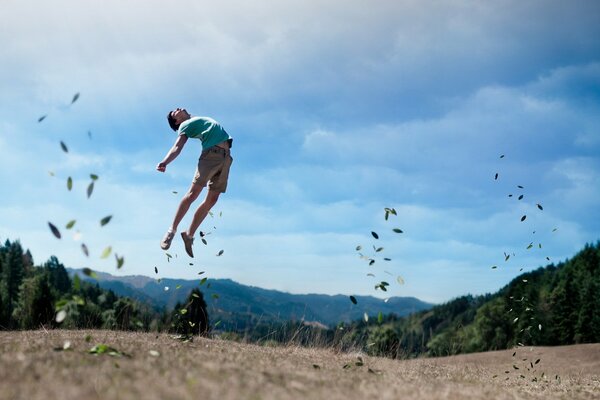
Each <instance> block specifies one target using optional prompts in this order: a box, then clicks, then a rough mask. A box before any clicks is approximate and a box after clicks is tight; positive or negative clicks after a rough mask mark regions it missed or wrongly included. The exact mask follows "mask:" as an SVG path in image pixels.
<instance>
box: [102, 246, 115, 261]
mask: <svg viewBox="0 0 600 400" xmlns="http://www.w3.org/2000/svg"><path fill="white" fill-rule="evenodd" d="M111 252H112V247H111V246H108V247H107V248H105V249H104V251H103V252H102V254H101V255H100V258H108V256H110V253H111Z"/></svg>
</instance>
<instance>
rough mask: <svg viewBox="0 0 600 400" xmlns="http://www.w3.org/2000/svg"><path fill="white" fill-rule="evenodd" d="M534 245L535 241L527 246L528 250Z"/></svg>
mask: <svg viewBox="0 0 600 400" xmlns="http://www.w3.org/2000/svg"><path fill="white" fill-rule="evenodd" d="M532 247H533V242H531V243H529V246H527V250H529V249H530V248H532Z"/></svg>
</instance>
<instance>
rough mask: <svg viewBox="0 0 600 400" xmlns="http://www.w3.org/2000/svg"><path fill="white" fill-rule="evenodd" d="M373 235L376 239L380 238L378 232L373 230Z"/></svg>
mask: <svg viewBox="0 0 600 400" xmlns="http://www.w3.org/2000/svg"><path fill="white" fill-rule="evenodd" d="M371 235H373V237H374V238H375V239H379V235H378V234H377V233H376V232H371Z"/></svg>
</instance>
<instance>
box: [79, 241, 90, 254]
mask: <svg viewBox="0 0 600 400" xmlns="http://www.w3.org/2000/svg"><path fill="white" fill-rule="evenodd" d="M81 250H82V251H83V254H85V256H86V257H89V256H90V252H89V250H88V248H87V246H86V245H85V243H81Z"/></svg>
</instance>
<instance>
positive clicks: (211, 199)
mask: <svg viewBox="0 0 600 400" xmlns="http://www.w3.org/2000/svg"><path fill="white" fill-rule="evenodd" d="M220 194H221V193H220V192H217V191H214V190H208V192H207V193H206V198H205V199H204V201H203V202H202V204H200V206H199V207H198V209H197V210H196V213H195V214H194V219H192V223H191V224H190V228H189V229H188V230H187V234H188V236H189V237H194V235H195V234H196V230H197V229H198V227H199V226H200V224H201V223H202V221H204V218H206V215H207V214H208V212H209V211H210V209H211V208H212V207H213V206H214V205H215V204H216V203H217V200H219V195H220ZM196 197H198V196H196ZM188 207H189V206H188Z"/></svg>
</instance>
